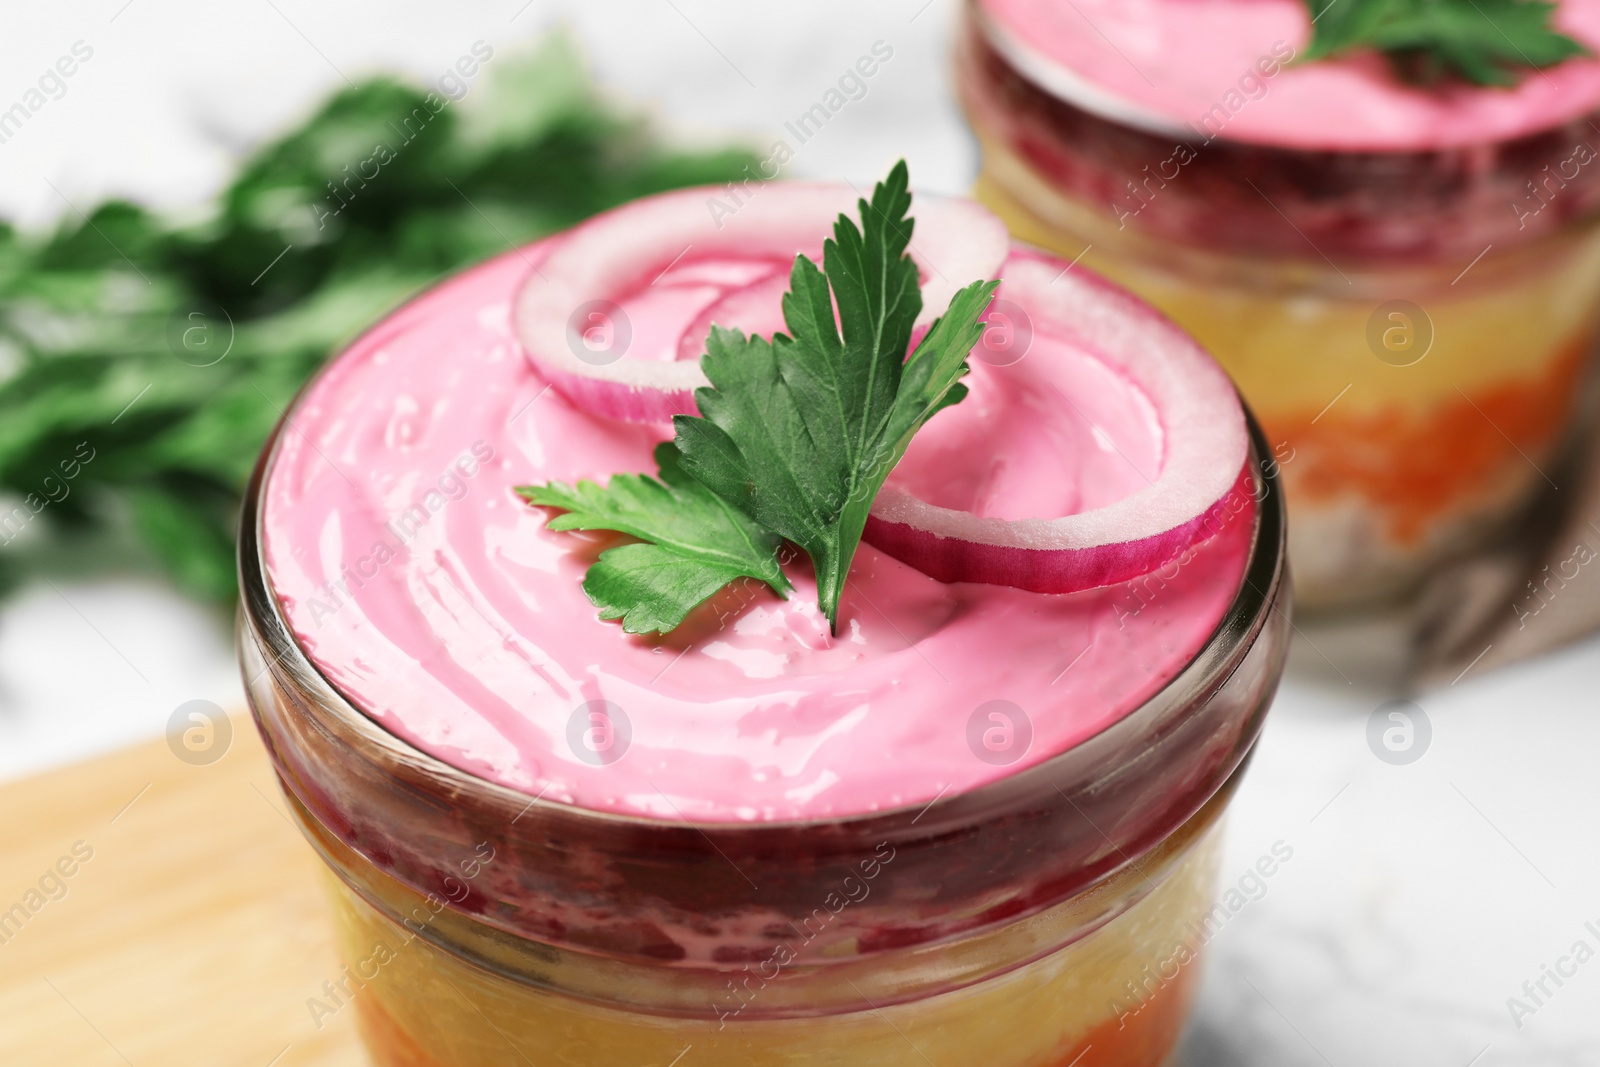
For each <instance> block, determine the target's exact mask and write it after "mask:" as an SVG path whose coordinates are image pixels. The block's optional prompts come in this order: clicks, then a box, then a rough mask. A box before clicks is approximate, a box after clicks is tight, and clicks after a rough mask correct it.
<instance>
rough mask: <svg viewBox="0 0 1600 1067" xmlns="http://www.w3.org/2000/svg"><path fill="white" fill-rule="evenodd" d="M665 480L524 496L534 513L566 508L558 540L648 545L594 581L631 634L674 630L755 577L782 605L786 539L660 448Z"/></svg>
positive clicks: (620, 556)
mask: <svg viewBox="0 0 1600 1067" xmlns="http://www.w3.org/2000/svg"><path fill="white" fill-rule="evenodd" d="M656 464H657V466H658V467H659V468H660V471H661V476H660V479H659V480H657V479H655V478H651V477H649V476H648V475H643V474H614V475H612V476H611V480H610V482H609V483H608V484H607V485H606V486H605V488H601V487H600V486H598V485H596V484H595V483H594V482H589V481H583V482H579V483H578V484H577V485H576V486H568V485H563V484H562V483H560V482H551V483H549V484H548V485H542V486H534V485H530V486H519V487H518V489H517V492H518V493H520V494H521V495H522V497H523V498H524V499H525V500H527V501H528V502H529V503H530V504H537V505H539V506H541V507H551V508H562V509H565V512H566V513H565V514H563V515H558V516H556V517H555V518H553V519H551V520H550V524H549V528H550V529H552V530H616V531H617V532H619V533H625V534H629V535H631V536H633V537H637V538H639V540H640V541H641V542H643V543H641V544H628V545H621V546H619V547H616V548H608V549H606V550H605V551H604V552H602V553H600V559H599V561H598V562H597V563H595V564H594V565H593V566H591V567H590V568H589V571H588V573H587V574H585V575H584V579H583V589H584V592H586V593H588V594H589V599H590V600H592V601H594V602H595V603H596V604H597V605H599V606H600V617H601V618H602V619H621V620H622V628H623V629H624V630H626V631H627V632H628V633H635V634H637V633H651V632H654V631H665V630H671V629H673V628H674V627H676V626H677V625H678V624H679V623H681V622H682V621H683V619H684V616H685V615H687V614H689V612H690V610H692V609H693V608H694V607H695V606H696V605H698V604H699V603H701V602H702V601H704V600H705V599H706V598H707V597H709V596H711V595H712V594H713V593H715V592H716V591H717V590H719V589H721V588H722V587H723V586H725V585H727V584H728V583H729V582H732V581H736V580H737V579H739V578H744V577H749V578H754V579H756V580H757V581H761V582H765V583H766V584H767V585H769V586H771V587H772V589H773V591H774V592H776V593H778V594H779V595H787V594H788V593H789V592H790V591H791V590H792V589H793V587H792V586H791V585H790V584H789V581H788V579H786V578H785V577H784V576H783V571H782V570H781V569H780V568H779V567H778V546H779V540H778V538H777V537H776V536H775V535H773V534H771V533H769V532H768V531H766V530H764V529H762V528H761V527H760V526H758V525H756V523H755V522H754V521H753V520H752V519H751V518H750V517H749V516H748V515H746V514H745V513H744V512H742V511H740V510H738V509H737V508H734V507H732V506H731V505H729V504H728V503H727V502H726V501H724V500H722V499H721V498H720V497H718V496H717V495H716V494H715V493H713V492H711V490H709V489H707V488H706V487H705V486H703V485H701V484H700V483H699V482H697V481H695V480H694V479H693V478H691V477H689V476H688V475H687V474H685V473H684V472H683V469H682V467H681V466H680V465H679V456H678V449H677V447H676V446H675V445H673V444H672V442H670V441H668V442H665V443H663V444H662V445H660V446H659V447H657V448H656Z"/></svg>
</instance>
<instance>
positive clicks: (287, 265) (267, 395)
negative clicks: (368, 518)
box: [0, 38, 755, 600]
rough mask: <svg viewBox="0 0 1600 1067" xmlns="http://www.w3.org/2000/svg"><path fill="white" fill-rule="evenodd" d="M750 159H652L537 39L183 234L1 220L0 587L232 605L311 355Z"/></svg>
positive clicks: (125, 212)
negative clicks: (409, 306)
mask: <svg viewBox="0 0 1600 1067" xmlns="http://www.w3.org/2000/svg"><path fill="white" fill-rule="evenodd" d="M754 162H755V159H754V157H753V156H751V155H750V154H749V153H747V152H744V151H742V150H728V151H720V152H715V151H714V152H677V151H671V150H667V149H663V148H662V147H660V146H659V145H658V144H657V142H656V141H655V140H654V139H653V138H652V136H651V135H650V132H649V130H648V129H647V128H646V127H645V126H644V125H642V124H641V123H640V122H639V121H637V120H635V119H632V118H629V117H627V116H624V115H622V114H620V113H618V111H617V110H616V109H615V108H614V107H612V106H611V105H609V104H607V103H605V102H603V101H602V100H601V99H600V98H599V96H598V95H597V94H596V92H595V91H594V89H593V88H592V87H591V86H590V84H589V81H588V78H587V76H586V74H585V72H584V70H583V67H582V64H581V62H580V61H579V59H578V58H577V54H576V52H575V50H574V49H573V48H572V47H571V46H570V44H569V43H568V42H567V41H565V40H564V39H562V38H552V39H550V40H547V41H546V42H545V43H544V44H543V45H542V46H541V47H540V48H539V49H538V50H537V51H536V52H535V53H532V54H523V55H520V56H513V55H511V54H510V53H507V52H499V53H496V54H494V55H493V56H492V57H491V58H489V59H487V60H485V61H484V65H483V70H482V72H481V73H480V74H479V76H478V79H477V81H476V82H475V83H474V84H473V85H472V86H471V88H470V90H469V91H468V92H467V95H466V96H465V97H464V98H463V99H460V100H446V99H445V98H444V97H442V96H440V95H439V94H437V93H429V92H427V91H426V90H425V89H421V88H417V87H414V86H412V85H408V84H404V83H402V82H399V81H395V80H392V79H386V78H380V79H375V80H373V81H369V82H366V83H364V84H360V85H357V86H356V87H355V88H353V89H349V90H347V91H344V92H341V93H339V94H338V95H336V96H334V97H333V98H332V99H330V100H329V101H328V102H327V103H326V104H325V105H324V106H323V107H322V108H321V109H320V110H318V111H317V113H316V114H315V115H313V116H312V117H311V118H310V119H308V120H307V122H306V123H305V124H304V125H303V126H302V127H301V128H299V129H298V130H296V131H294V132H292V133H290V134H289V135H287V136H285V137H283V138H281V139H280V140H277V141H275V142H273V143H271V144H268V145H266V146H264V147H262V148H261V149H260V150H258V151H256V152H255V153H253V154H252V155H251V157H250V158H249V159H248V160H246V161H245V162H244V164H243V166H242V169H241V170H240V172H239V174H238V176H237V177H236V178H235V179H234V181H233V182H232V183H231V185H230V186H229V187H228V188H227V190H226V191H225V192H224V193H223V194H222V195H221V197H220V198H219V201H218V203H217V204H216V205H215V207H214V209H212V210H211V211H210V212H209V213H207V214H206V215H205V216H204V217H203V218H201V219H200V220H198V221H188V222H184V223H179V222H175V221H171V220H167V219H164V218H159V217H157V216H155V215H154V214H152V213H150V212H148V211H145V210H143V209H141V208H139V207H137V206H135V205H132V204H128V203H123V202H111V203H106V204H103V205H100V206H99V207H95V208H91V209H88V210H87V213H86V215H85V216H79V215H78V214H76V213H73V212H69V213H68V214H67V215H66V217H65V221H64V222H63V224H62V225H61V227H60V228H59V229H58V230H57V231H55V232H54V233H52V234H49V235H47V236H43V237H35V236H31V235H28V236H24V235H20V234H18V233H16V232H15V231H14V230H13V229H12V228H11V227H9V226H6V225H5V224H3V223H0V582H4V581H6V580H8V579H9V580H10V581H12V582H15V581H16V580H18V579H19V578H22V577H25V576H26V575H27V574H28V573H31V572H34V571H36V570H39V569H41V568H43V567H46V566H50V565H52V561H54V560H56V559H57V558H58V557H60V556H61V554H62V552H63V551H64V547H63V546H70V545H79V546H82V548H81V554H82V555H84V556H89V557H93V558H101V559H107V560H110V559H123V558H128V559H131V561H132V562H134V563H136V564H137V563H140V562H148V561H149V560H150V559H152V558H153V559H154V560H155V561H157V562H158V563H159V564H161V565H163V566H164V567H165V569H166V570H167V572H168V574H169V575H170V576H171V577H172V578H173V579H175V580H176V581H177V582H178V583H179V584H180V585H181V586H183V587H184V588H186V589H188V590H190V591H192V592H194V593H197V594H200V595H202V596H206V597H211V598H215V599H218V600H228V599H231V597H232V596H233V595H234V589H235V578H234V562H233V549H232V544H233V528H234V523H235V517H236V515H237V511H238V502H239V494H240V492H241V490H242V489H243V487H244V482H245V480H246V479H247V477H248V476H249V472H250V470H251V467H252V466H253V464H254V462H255V459H256V456H257V454H258V453H259V451H260V449H261V445H262V442H263V441H264V440H265V439H266V436H267V434H268V432H269V431H270V430H271V428H272V426H273V424H274V423H276V422H277V421H278V419H279V417H280V415H281V413H282V412H283V411H284V409H285V408H287V406H288V405H289V403H290V401H291V400H292V398H293V397H294V394H295V392H296V390H297V389H298V388H299V387H300V385H301V384H302V383H303V382H304V381H305V380H306V378H307V376H309V375H310V374H311V372H312V371H314V370H315V369H316V367H317V366H318V365H319V364H320V363H321V362H322V361H323V360H324V359H326V358H327V357H328V356H329V355H330V354H332V353H333V352H335V351H337V350H338V349H339V347H340V346H341V345H343V344H344V343H346V342H348V341H349V340H350V339H351V338H352V337H354V336H355V335H356V334H357V333H358V332H360V330H361V329H363V328H364V327H366V326H367V325H369V324H371V323H372V322H374V321H376V320H377V319H378V318H379V317H381V316H382V315H383V314H384V313H385V312H387V311H389V310H391V309H392V308H394V307H395V306H396V305H397V304H399V303H400V302H402V301H403V300H405V299H406V298H407V297H409V296H411V295H412V294H414V293H416V292H418V291H419V290H421V289H423V288H425V287H427V286H428V285H430V284H432V283H434V282H436V281H438V280H439V279H440V278H441V277H442V276H444V275H445V274H448V273H449V272H451V271H454V270H457V269H459V268H461V267H463V266H465V265H467V264H470V263H473V262H476V261H478V260H482V259H485V258H487V257H489V256H492V255H495V254H497V253H500V252H504V251H506V250H507V249H509V248H511V247H513V246H515V245H520V244H522V243H524V242H527V241H530V240H534V239H536V238H539V237H542V236H544V235H546V234H549V233H552V232H555V231H557V230H560V229H563V228H565V227H568V226H570V225H572V224H574V223H576V222H578V221H580V220H582V219H584V218H586V217H588V216H589V215H592V214H594V213H595V212H598V211H602V210H605V209H606V208H609V207H612V206H615V205H617V204H620V203H623V202H624V201H627V200H631V199H634V198H635V197H639V196H644V195H647V194H650V193H655V192H660V191H662V190H665V189H671V188H676V187H680V186H685V185H697V184H721V183H723V182H725V181H728V180H730V179H733V178H736V177H739V176H740V174H741V173H742V172H743V170H744V168H745V167H746V166H747V165H753V164H754ZM351 175H356V176H357V177H356V178H355V179H354V180H352V179H351ZM223 353H225V355H224V354H223ZM218 356H220V358H216V357H218ZM213 360H214V361H213ZM86 455H92V457H93V458H92V459H90V460H89V461H87V462H84V461H83V459H82V458H81V457H82V456H86ZM69 472H70V474H69ZM73 533H77V534H80V535H93V536H63V535H64V534H73ZM134 544H138V545H142V546H143V547H142V548H141V549H139V550H138V551H137V552H131V551H130V546H131V545H134ZM74 562H75V563H76V564H77V565H78V566H75V567H73V568H72V569H74V570H78V569H81V565H82V563H83V559H82V558H79V559H77V560H75V561H74Z"/></svg>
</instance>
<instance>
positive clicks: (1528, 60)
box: [1303, 0, 1590, 86]
mask: <svg viewBox="0 0 1600 1067" xmlns="http://www.w3.org/2000/svg"><path fill="white" fill-rule="evenodd" d="M1305 3H1306V6H1307V7H1308V8H1309V9H1310V11H1311V17H1312V20H1313V26H1314V35H1313V37H1312V40H1311V46H1310V48H1309V49H1307V51H1306V53H1305V55H1304V56H1303V61H1304V62H1312V61H1315V60H1318V59H1323V58H1326V57H1328V56H1337V55H1342V54H1344V53H1346V52H1349V51H1351V50H1354V49H1357V48H1375V49H1377V50H1378V51H1380V52H1383V53H1385V54H1386V55H1388V56H1389V58H1390V61H1391V62H1392V63H1393V64H1394V66H1395V68H1396V70H1397V71H1398V72H1399V73H1400V75H1401V76H1402V77H1404V78H1406V79H1407V80H1409V81H1413V82H1419V83H1425V84H1426V83H1432V82H1437V81H1440V80H1442V79H1443V78H1444V77H1445V76H1447V75H1451V74H1454V75H1457V76H1459V77H1461V78H1465V79H1466V80H1468V81H1470V82H1474V83H1476V84H1478V85H1500V86H1504V85H1513V84H1515V83H1516V81H1517V78H1518V75H1519V73H1520V72H1523V71H1526V70H1529V69H1539V68H1543V67H1549V66H1554V65H1555V64H1557V63H1560V62H1562V61H1563V60H1566V59H1571V58H1572V57H1574V56H1584V55H1589V54H1590V52H1589V49H1588V48H1586V47H1584V45H1583V44H1581V43H1579V42H1578V41H1575V40H1573V39H1572V38H1571V37H1568V36H1567V35H1565V34H1563V33H1561V32H1559V31H1557V30H1556V29H1554V28H1553V27H1552V26H1551V24H1550V18H1551V16H1552V15H1553V14H1554V13H1555V10H1556V5H1555V4H1553V3H1546V2H1544V0H1305Z"/></svg>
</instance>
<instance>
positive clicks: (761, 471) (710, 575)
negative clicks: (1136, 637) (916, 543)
mask: <svg viewBox="0 0 1600 1067" xmlns="http://www.w3.org/2000/svg"><path fill="white" fill-rule="evenodd" d="M910 208H911V194H910V192H909V188H908V177H907V171H906V165H905V163H904V161H902V162H900V163H898V164H897V165H896V166H895V167H894V169H893V170H892V171H890V173H889V176H888V178H886V179H885V180H884V181H883V182H880V183H879V184H878V186H877V187H876V188H875V189H874V190H873V193H872V199H871V201H870V202H868V201H866V200H862V201H860V202H859V210H860V214H861V224H860V226H857V225H856V223H854V222H853V221H851V220H850V219H849V218H848V217H847V216H844V215H840V216H839V219H838V221H837V222H835V223H834V227H833V237H832V239H831V240H828V241H826V242H825V243H824V245H823V256H822V266H821V267H820V268H819V267H818V266H817V264H815V263H813V262H812V261H811V260H810V259H807V258H806V257H805V256H796V257H795V261H794V267H793V269H792V270H791V271H790V273H789V291H788V293H786V294H785V295H784V298H783V317H784V322H785V323H786V324H787V325H788V327H789V332H788V333H787V334H784V333H778V334H775V335H773V337H772V338H770V339H766V338H761V337H746V336H745V335H744V334H743V333H742V332H740V331H738V330H727V329H723V328H721V327H718V326H713V327H712V330H711V335H710V337H709V338H708V340H707V345H706V353H705V355H704V356H703V357H702V358H701V364H700V365H701V367H702V369H704V371H705V375H706V378H707V379H708V380H709V381H710V382H711V384H710V386H708V387H705V388H701V389H699V390H697V391H696V392H695V401H696V403H697V404H698V405H699V407H700V412H701V414H700V416H699V417H696V416H691V415H679V416H678V417H677V418H676V419H675V420H674V426H675V429H676V431H677V433H676V437H675V439H674V440H673V441H671V442H668V443H666V444H663V445H661V446H660V448H658V449H657V451H656V461H657V464H658V465H659V468H660V477H659V479H653V478H649V477H647V476H641V475H621V474H619V475H616V476H613V477H612V478H611V480H610V482H609V484H608V485H607V486H605V487H604V488H602V487H600V486H599V485H597V484H595V483H594V482H579V483H578V485H576V486H567V485H563V484H561V483H559V482H552V483H549V484H547V485H540V486H524V487H521V489H520V490H519V491H520V492H521V494H522V495H523V497H524V498H525V499H527V500H528V501H529V502H530V503H533V504H538V505H542V506H546V507H554V508H562V509H565V510H566V512H567V513H566V514H564V515H561V516H558V517H557V518H555V519H553V520H552V521H551V528H552V529H557V530H597V529H598V530H616V531H619V532H622V533H626V534H629V535H631V536H633V537H636V538H638V539H639V543H637V544H628V545H623V546H620V547H616V548H610V549H607V550H606V551H605V552H602V553H601V554H600V558H599V561H598V562H597V563H596V564H595V565H594V566H592V567H590V569H589V571H588V573H587V574H586V575H585V576H584V582H583V587H584V590H585V592H587V593H588V595H589V598H590V599H591V600H593V601H594V602H595V603H596V604H597V605H598V606H599V607H600V614H601V617H602V618H607V619H618V618H620V619H621V620H622V622H623V628H624V629H625V630H627V631H628V632H630V633H647V632H653V631H664V630H671V629H672V628H674V627H676V626H677V625H678V624H679V623H681V622H682V621H683V619H684V618H685V616H687V615H688V613H689V612H690V611H691V610H692V609H693V608H694V607H695V606H696V605H698V604H700V603H701V602H702V601H704V600H705V599H706V598H708V597H709V596H711V595H712V594H713V593H715V592H716V591H717V590H718V589H720V588H721V587H722V586H724V585H726V584H727V583H728V582H730V581H734V580H736V579H738V578H741V577H748V578H754V579H756V580H759V581H762V582H765V583H766V584H767V585H769V586H771V587H772V589H773V590H774V591H776V592H778V593H779V594H780V595H785V594H787V593H788V592H790V591H791V586H790V585H789V582H788V580H787V579H786V578H784V576H783V573H782V571H781V570H780V569H779V566H778V552H779V549H780V547H781V545H782V543H783V542H784V541H785V540H787V541H790V542H793V543H794V544H796V545H798V546H800V547H801V548H802V549H804V550H805V552H806V554H807V555H809V556H810V557H811V562H812V564H813V566H814V568H815V570H816V577H817V605H818V607H819V608H821V610H822V612H823V614H824V615H825V616H826V617H827V619H828V624H829V626H830V627H832V628H834V629H835V630H837V627H838V616H839V599H840V597H841V596H842V594H843V592H844V587H845V582H846V579H847V577H848V575H849V570H850V561H851V559H852V558H854V556H855V552H856V547H857V545H858V544H859V543H860V541H861V532H862V529H863V527H864V526H865V525H866V521H867V512H868V510H869V509H870V508H871V507H872V501H873V499H874V498H875V497H876V496H877V494H878V490H879V488H881V487H882V485H883V482H884V479H885V478H887V477H888V476H889V472H890V471H891V470H893V469H894V465H895V464H896V463H897V462H899V460H900V457H901V456H902V455H904V454H905V450H906V446H907V445H909V444H910V443H911V437H912V435H913V434H915V433H916V432H917V430H918V429H920V428H921V427H922V425H923V424H924V423H926V422H927V421H928V419H929V418H931V417H932V416H933V415H934V414H936V413H937V412H938V411H940V410H942V409H943V408H946V407H948V406H950V405H951V404H954V403H957V402H959V401H960V400H961V399H962V398H963V397H964V396H966V392H967V390H966V386H964V385H962V384H961V382H960V379H961V377H962V376H963V375H965V374H966V372H967V369H968V368H967V363H966V355H967V353H968V352H969V351H971V349H972V346H973V345H975V344H976V343H977V341H978V337H979V335H980V333H981V331H982V322H981V320H980V319H979V316H980V315H981V314H982V313H983V311H984V309H985V308H986V307H988V304H989V299H990V297H991V296H992V295H993V293H994V290H995V287H996V285H998V283H997V282H992V281H978V282H973V283H972V284H971V285H969V286H967V287H966V288H965V289H962V290H961V291H960V292H958V293H957V294H956V295H955V297H954V299H952V300H951V302H950V307H949V308H948V309H947V310H946V312H945V314H944V315H943V316H941V317H940V318H939V319H937V320H936V321H935V322H934V324H933V326H932V327H931V328H930V329H929V330H928V332H927V334H925V335H924V336H923V338H922V341H921V343H920V344H918V345H917V347H916V350H915V351H913V352H912V353H911V355H910V357H909V358H908V357H907V356H906V352H907V350H908V349H909V348H910V345H911V331H912V325H913V323H914V322H915V320H916V318H917V315H918V313H920V312H921V310H922V293H921V290H920V289H919V287H918V278H917V268H916V264H915V263H914V262H912V260H911V257H909V256H908V255H906V248H907V247H908V246H909V244H910V241H911V234H912V228H913V224H912V220H911V218H910V216H909V211H910ZM835 304H837V306H838V319H837V321H835V317H834V306H835Z"/></svg>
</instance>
